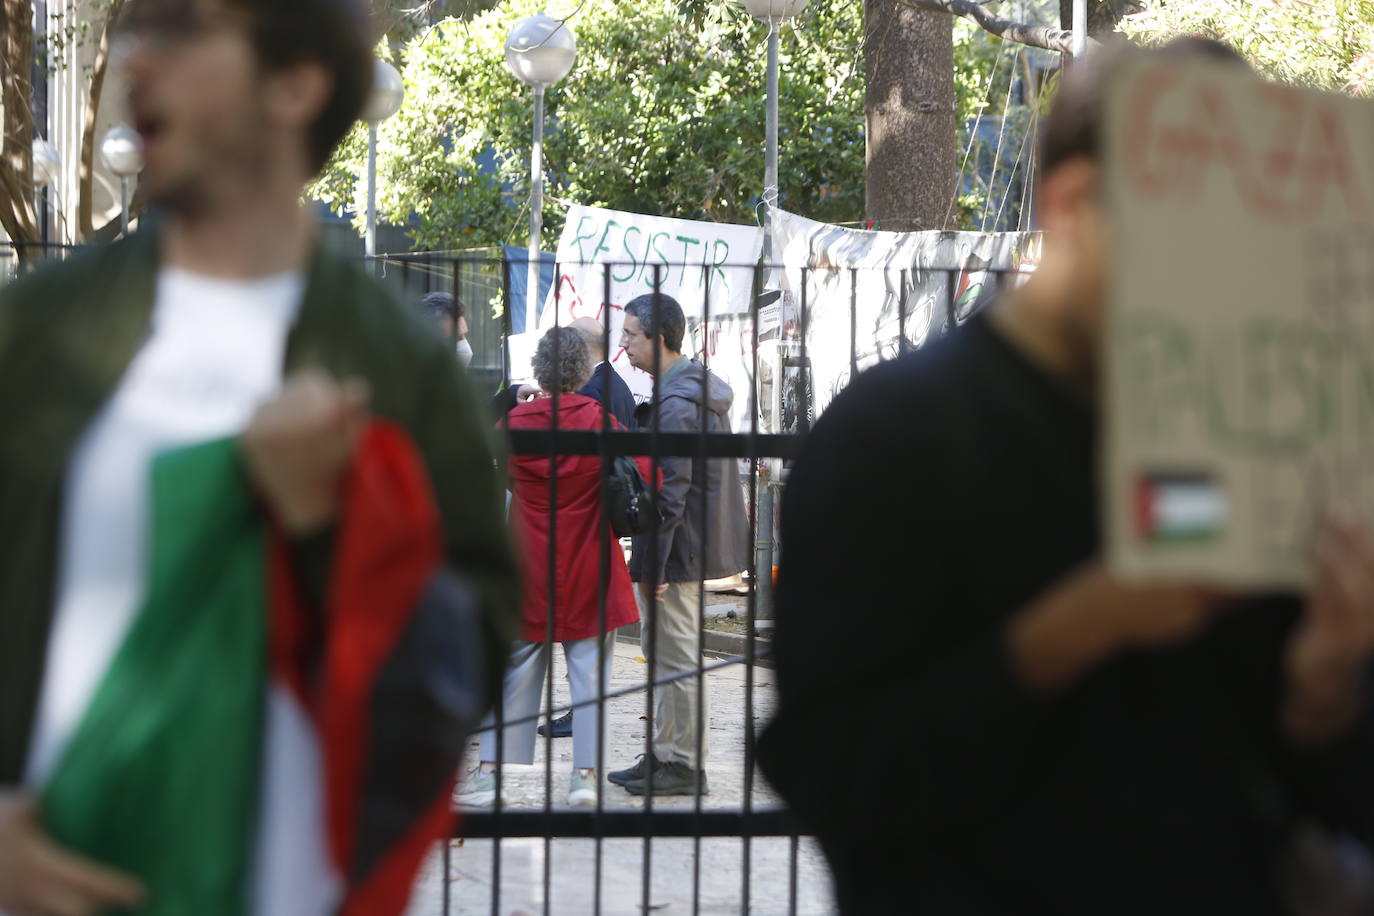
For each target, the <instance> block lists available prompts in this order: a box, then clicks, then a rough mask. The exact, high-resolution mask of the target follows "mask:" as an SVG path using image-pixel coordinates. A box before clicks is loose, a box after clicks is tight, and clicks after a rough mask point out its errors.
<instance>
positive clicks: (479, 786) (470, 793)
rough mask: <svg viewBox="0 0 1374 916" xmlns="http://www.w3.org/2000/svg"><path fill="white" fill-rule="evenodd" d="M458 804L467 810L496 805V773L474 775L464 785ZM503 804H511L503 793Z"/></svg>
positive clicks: (477, 773)
mask: <svg viewBox="0 0 1374 916" xmlns="http://www.w3.org/2000/svg"><path fill="white" fill-rule="evenodd" d="M458 804H460V805H462V806H463V807H465V808H490V807H491V806H492V805H494V804H496V771H495V770H493V771H492V772H490V773H486V774H483V773H482V772H480V771H479V772H476V773H473V774H472V778H471V779H469V780H468V781H467V782H466V783H465V784H464V785H463V791H462V793H461V794H459V796H458ZM501 804H503V805H507V804H510V799H509V798H507V797H506V793H505V792H502V793H501Z"/></svg>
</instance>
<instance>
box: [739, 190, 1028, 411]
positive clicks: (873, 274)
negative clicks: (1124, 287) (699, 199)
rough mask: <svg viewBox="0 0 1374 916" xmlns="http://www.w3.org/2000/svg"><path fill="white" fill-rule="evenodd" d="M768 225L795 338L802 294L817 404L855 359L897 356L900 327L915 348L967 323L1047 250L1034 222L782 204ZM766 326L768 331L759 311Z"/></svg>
mask: <svg viewBox="0 0 1374 916" xmlns="http://www.w3.org/2000/svg"><path fill="white" fill-rule="evenodd" d="M771 232H772V238H773V252H774V259H775V260H776V262H777V263H778V264H780V265H781V266H782V269H781V270H779V271H777V272H776V273H777V275H778V276H777V282H778V283H779V285H780V286H781V288H782V291H783V301H782V303H781V306H782V307H781V309H780V312H781V314H780V317H779V318H778V319H777V324H780V325H781V327H782V336H783V337H784V338H788V337H791V338H798V337H799V336H800V330H799V324H800V320H801V306H802V302H803V298H804V300H805V305H806V330H807V335H806V336H807V341H806V343H807V360H808V362H809V363H810V366H811V370H812V373H813V376H812V380H811V382H812V385H813V386H814V397H815V405H814V406H815V410H816V412H817V413H819V412H820V411H821V410H824V409H825V407H826V406H827V405H828V404H829V403H830V401H831V400H832V399H833V398H834V397H835V395H837V394H838V393H839V392H840V390H841V389H843V388H844V387H845V386H846V385H848V384H849V381H850V376H851V374H852V370H853V369H856V368H857V369H858V370H860V371H862V370H863V369H866V368H868V367H869V366H872V365H874V364H876V363H878V362H879V361H881V360H885V359H892V358H894V357H896V356H897V355H898V354H899V352H900V350H901V340H902V337H903V334H905V337H906V340H907V342H908V345H909V346H910V347H911V348H917V347H920V346H921V345H922V344H923V343H925V341H926V340H927V339H934V338H936V337H939V336H940V335H942V334H944V333H945V332H946V331H947V330H948V329H949V328H950V327H951V326H952V325H957V324H961V323H962V322H964V321H965V320H967V319H968V318H969V317H970V316H971V315H973V314H974V313H975V312H976V311H977V310H978V309H980V308H981V307H982V306H983V305H985V304H986V303H987V302H989V301H991V299H992V298H993V296H994V294H995V293H996V291H997V288H998V285H999V283H1000V280H1001V278H1002V277H1004V276H1009V277H1012V278H1013V279H1014V278H1015V277H1017V276H1019V275H1021V274H1022V273H1028V272H1030V271H1031V270H1034V267H1035V264H1036V262H1037V261H1038V259H1039V251H1040V247H1039V246H1040V235H1039V233H1035V232H995V233H983V232H940V231H931V232H874V231H870V230H863V229H846V228H843V227H841V226H833V225H830V224H827V223H818V222H816V221H815V220H811V219H806V218H805V217H801V216H797V215H795V214H792V213H787V212H784V211H781V210H779V211H775V212H774V215H773V220H772V223H771ZM803 268H806V270H805V271H803ZM803 276H805V281H803ZM803 286H805V290H804V291H803ZM951 318H952V321H951ZM759 336H760V339H761V340H767V339H768V338H769V333H768V331H767V329H766V328H765V327H764V325H763V322H762V320H761V321H760V328H759ZM794 349H795V348H794Z"/></svg>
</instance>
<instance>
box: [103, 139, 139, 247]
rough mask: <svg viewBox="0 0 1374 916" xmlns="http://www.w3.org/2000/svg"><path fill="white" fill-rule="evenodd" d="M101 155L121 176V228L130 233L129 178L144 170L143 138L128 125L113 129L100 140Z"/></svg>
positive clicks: (111, 168) (126, 233)
mask: <svg viewBox="0 0 1374 916" xmlns="http://www.w3.org/2000/svg"><path fill="white" fill-rule="evenodd" d="M100 155H101V157H102V158H104V160H105V164H106V165H107V166H109V167H110V171H111V172H114V173H115V175H117V176H118V177H119V196H120V223H119V225H120V229H121V232H122V234H124V235H128V234H129V179H131V178H133V177H134V176H135V175H137V174H138V173H139V172H141V171H143V140H142V139H140V138H139V136H138V131H136V130H134V129H133V128H132V127H129V126H127V125H121V126H119V127H115V128H113V129H111V130H110V131H109V132H108V133H106V134H105V136H104V138H103V139H102V140H101V141H100Z"/></svg>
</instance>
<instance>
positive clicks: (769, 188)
mask: <svg viewBox="0 0 1374 916" xmlns="http://www.w3.org/2000/svg"><path fill="white" fill-rule="evenodd" d="M740 3H741V4H743V6H744V8H745V9H746V10H748V11H749V14H750V15H752V16H753V17H754V18H755V19H762V20H763V21H764V22H766V23H768V105H767V109H768V115H767V119H768V128H767V135H766V136H767V139H766V141H765V142H766V146H765V148H764V160H763V202H764V205H765V206H767V207H768V209H770V210H772V209H773V208H774V207H776V206H777V203H778V42H779V36H778V32H779V29H780V27H781V26H782V24H783V22H785V21H786V20H788V19H791V18H792V17H793V16H796V15H797V14H799V13H800V12H801V11H802V10H804V9H805V8H806V4H807V0H740Z"/></svg>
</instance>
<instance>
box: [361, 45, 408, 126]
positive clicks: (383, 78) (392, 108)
mask: <svg viewBox="0 0 1374 916" xmlns="http://www.w3.org/2000/svg"><path fill="white" fill-rule="evenodd" d="M405 97H406V85H405V82H404V81H403V80H402V79H401V74H400V73H399V72H397V70H396V68H395V67H393V66H391V64H389V63H387V62H386V61H384V60H378V61H374V66H373V73H372V94H371V95H370V96H368V99H367V105H365V106H364V107H363V120H364V121H366V122H368V123H369V124H380V123H381V122H382V121H385V120H386V119H387V118H389V117H391V116H392V115H394V114H395V113H396V112H398V111H400V110H401V103H402V102H404V101H405Z"/></svg>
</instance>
